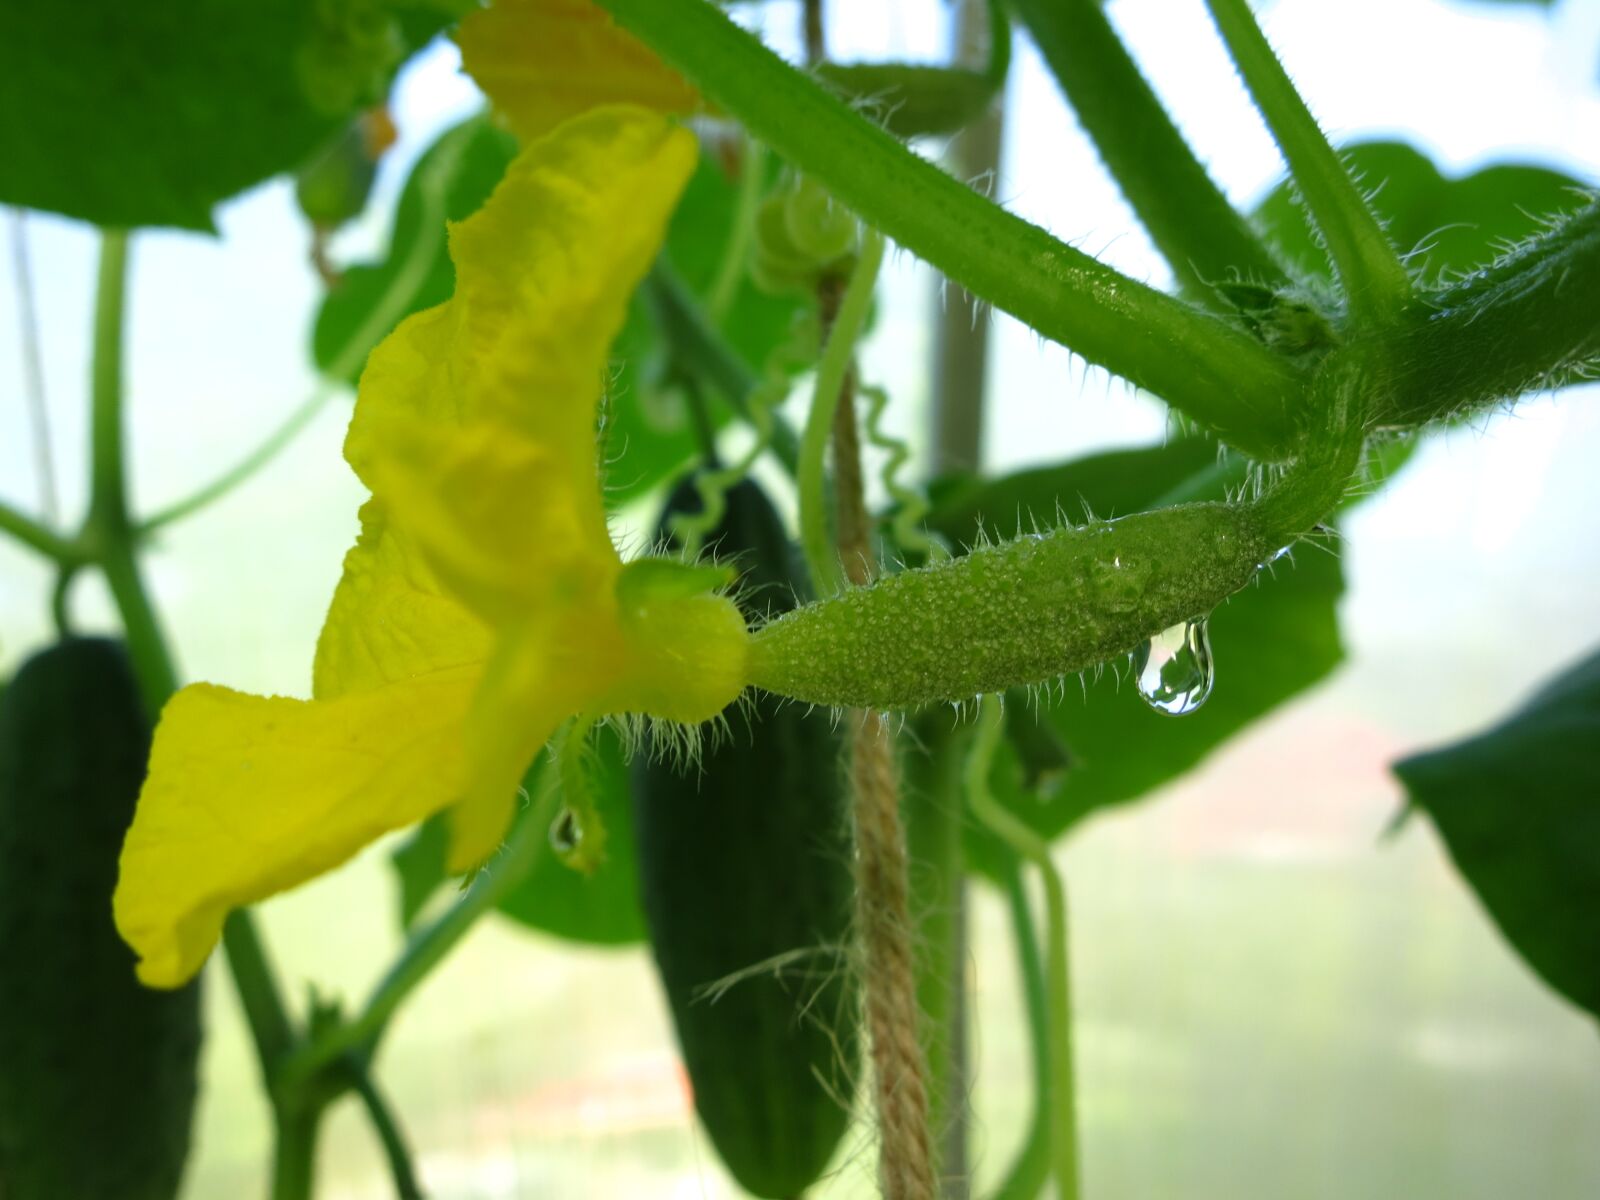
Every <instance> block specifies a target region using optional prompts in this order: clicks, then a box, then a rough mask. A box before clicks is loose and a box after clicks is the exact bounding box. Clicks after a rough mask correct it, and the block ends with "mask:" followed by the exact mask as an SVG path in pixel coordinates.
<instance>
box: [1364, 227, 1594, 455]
mask: <svg viewBox="0 0 1600 1200" xmlns="http://www.w3.org/2000/svg"><path fill="white" fill-rule="evenodd" d="M1597 312H1600V204H1596V203H1591V204H1589V205H1588V206H1586V207H1585V208H1583V209H1582V210H1580V211H1579V212H1577V213H1575V214H1573V215H1572V216H1571V217H1569V218H1567V219H1566V220H1565V221H1563V222H1561V223H1560V224H1559V225H1557V226H1555V227H1554V228H1552V229H1551V230H1549V231H1548V232H1546V233H1545V234H1543V235H1541V236H1540V237H1539V238H1538V239H1536V240H1534V241H1532V242H1530V243H1529V244H1528V245H1526V246H1524V247H1523V248H1522V249H1521V250H1520V251H1518V252H1517V253H1516V254H1514V255H1512V256H1511V257H1509V258H1507V259H1505V260H1504V261H1502V262H1500V263H1498V264H1496V265H1495V266H1493V267H1490V268H1488V269H1487V270H1484V271H1480V272H1478V273H1476V274H1474V275H1471V276H1468V277H1467V278H1466V279H1463V280H1462V281H1461V282H1460V283H1458V284H1456V285H1455V286H1454V287H1450V288H1446V289H1445V290H1443V291H1440V292H1435V293H1434V294H1432V295H1431V296H1429V297H1428V302H1427V307H1426V308H1423V307H1422V306H1420V305H1419V306H1418V307H1417V309H1416V310H1415V311H1414V312H1413V313H1412V314H1410V317H1409V319H1408V321H1407V322H1406V323H1405V324H1403V325H1402V326H1401V328H1400V329H1399V330H1398V331H1396V332H1394V333H1392V334H1390V335H1388V336H1387V337H1385V338H1384V339H1383V340H1381V341H1379V340H1375V341H1374V343H1373V344H1372V345H1368V346H1352V347H1351V348H1350V350H1349V351H1341V352H1338V353H1342V354H1344V353H1348V354H1351V355H1354V356H1360V355H1366V356H1369V357H1373V356H1375V357H1377V358H1378V359H1379V360H1380V361H1381V362H1382V363H1383V364H1384V365H1385V367H1386V369H1387V376H1386V379H1385V383H1386V389H1385V391H1384V392H1383V393H1382V398H1383V402H1384V403H1383V407H1382V408H1381V409H1380V410H1379V412H1378V413H1377V414H1376V415H1377V419H1378V420H1379V422H1380V423H1382V424H1386V425H1398V426H1402V427H1409V426H1416V425H1421V424H1424V423H1425V422H1428V421H1433V420H1438V419H1441V418H1444V417H1452V416H1458V415H1460V414H1462V413H1464V412H1468V411H1470V410H1472V409H1474V408H1480V407H1483V406H1485V405H1489V404H1493V403H1495V402H1497V401H1501V400H1512V399H1516V398H1517V397H1518V396H1521V395H1523V394H1524V393H1526V392H1529V391H1535V390H1538V389H1541V388H1554V387H1560V386H1562V385H1563V384H1566V383H1571V382H1575V381H1577V380H1580V379H1584V378H1591V377H1592V376H1593V375H1594V373H1595V369H1596V365H1597V363H1600V321H1596V319H1595V314H1596V313H1597Z"/></svg>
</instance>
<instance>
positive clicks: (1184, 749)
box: [931, 438, 1344, 878]
mask: <svg viewBox="0 0 1600 1200" xmlns="http://www.w3.org/2000/svg"><path fill="white" fill-rule="evenodd" d="M1242 467H1243V464H1242V463H1241V462H1239V461H1237V460H1234V461H1231V462H1224V463H1222V464H1220V465H1219V463H1218V457H1217V449H1216V445H1215V443H1213V442H1210V441H1208V440H1207V439H1204V438H1185V439H1177V440H1174V441H1171V442H1169V443H1167V444H1166V445H1164V446H1155V447H1150V448H1147V449H1142V450H1118V451H1111V452H1109V453H1105V454H1097V455H1092V456H1090V457H1087V458H1083V459H1078V460H1075V461H1073V462H1068V463H1064V464H1061V465H1059V466H1053V467H1045V468H1041V469H1037V470H1033V471H1025V472H1020V473H1018V474H1016V475H1012V476H1008V477H1006V478H1004V479H999V480H994V481H991V482H987V483H976V482H972V481H966V482H964V483H963V482H957V483H954V484H948V483H947V484H945V485H943V487H941V488H939V489H938V490H937V491H936V504H935V509H934V513H933V516H932V518H931V523H932V524H933V526H934V528H936V529H938V530H939V531H940V532H941V533H943V534H945V536H946V537H948V538H950V539H951V540H952V542H954V543H958V544H960V543H970V541H971V540H972V538H973V536H974V534H975V532H976V530H977V528H978V525H979V524H980V522H981V523H982V524H983V525H985V526H986V527H987V528H989V529H990V530H996V529H998V530H999V532H1000V533H1002V534H1009V533H1010V531H1011V530H1012V529H1013V528H1014V527H1015V525H1016V523H1017V520H1018V516H1017V514H1018V512H1019V511H1020V512H1021V514H1022V518H1021V519H1022V523H1023V525H1024V527H1025V528H1026V527H1028V525H1029V523H1030V518H1029V514H1030V513H1032V514H1036V515H1038V516H1039V518H1040V520H1041V522H1045V521H1049V522H1051V523H1053V522H1054V513H1055V512H1056V510H1057V506H1058V505H1059V506H1060V508H1061V509H1062V510H1063V511H1064V512H1066V513H1068V514H1071V515H1073V516H1074V517H1076V516H1077V515H1078V514H1079V513H1081V511H1082V509H1083V507H1084V506H1085V505H1087V506H1088V508H1089V509H1091V510H1092V511H1093V512H1094V513H1095V515H1096V516H1101V517H1104V516H1121V515H1124V514H1127V513H1133V512H1140V511H1143V510H1146V509H1150V508H1153V507H1156V506H1158V505H1160V504H1164V503H1170V502H1171V498H1173V497H1174V496H1177V495H1181V496H1182V497H1183V498H1184V499H1189V500H1200V499H1215V498H1218V497H1220V496H1221V494H1222V491H1223V488H1224V487H1225V486H1226V485H1228V484H1229V483H1230V482H1237V480H1238V479H1239V478H1240V477H1241V475H1240V473H1241V471H1242ZM1343 591H1344V578H1343V574H1342V572H1341V569H1340V564H1339V560H1338V557H1337V556H1336V554H1334V553H1332V552H1329V551H1328V550H1327V549H1326V548H1325V547H1324V546H1322V545H1320V544H1319V545H1318V546H1309V545H1308V546H1303V547H1302V548H1301V549H1300V550H1299V551H1298V552H1297V553H1296V554H1295V555H1294V556H1293V558H1292V559H1290V558H1285V559H1283V560H1281V561H1279V562H1278V563H1276V564H1274V565H1273V567H1272V569H1271V570H1270V571H1263V572H1262V576H1261V578H1260V581H1259V585H1258V586H1256V587H1250V588H1246V589H1245V590H1244V591H1242V592H1240V593H1239V594H1237V595H1235V596H1234V597H1233V598H1232V599H1231V600H1229V601H1228V602H1227V603H1226V604H1224V605H1223V606H1222V607H1221V608H1219V609H1218V610H1217V611H1216V612H1215V613H1213V614H1212V617H1211V625H1210V627H1211V645H1212V651H1213V655H1214V659H1215V661H1216V663H1217V682H1216V687H1215V689H1214V690H1213V692H1212V694H1211V697H1210V699H1209V700H1207V701H1206V703H1205V705H1204V706H1203V707H1202V708H1200V709H1199V710H1198V711H1197V712H1194V713H1191V714H1190V715H1188V716H1184V717H1170V716H1166V715H1164V714H1161V713H1157V712H1155V711H1153V710H1152V709H1150V708H1148V707H1147V706H1146V705H1145V704H1144V702H1143V701H1142V700H1141V699H1140V698H1139V696H1138V694H1137V693H1136V692H1135V690H1134V688H1133V686H1132V684H1131V683H1130V682H1126V681H1124V682H1122V683H1120V684H1119V682H1118V679H1117V677H1116V674H1115V673H1114V672H1113V671H1112V670H1109V669H1108V670H1107V671H1106V672H1105V673H1104V675H1102V676H1101V677H1100V678H1099V679H1097V680H1092V681H1091V680H1087V679H1086V681H1085V683H1084V686H1083V687H1081V688H1080V686H1079V684H1078V682H1077V681H1076V680H1072V679H1069V680H1067V681H1066V682H1065V684H1064V685H1063V687H1062V688H1061V689H1060V690H1058V691H1057V692H1056V693H1054V694H1049V695H1041V696H1040V697H1039V698H1038V699H1037V700H1035V699H1034V698H1032V697H1030V696H1029V695H1028V694H1027V693H1026V692H1014V693H1011V694H1010V695H1008V696H1007V738H1006V741H1005V742H1003V743H1002V745H1001V746H1000V749H999V751H998V753H997V755H996V764H995V774H994V778H993V781H992V782H993V786H994V791H995V795H996V797H997V798H998V799H999V800H1000V801H1001V802H1002V803H1003V804H1005V805H1006V806H1007V807H1008V808H1010V809H1011V810H1012V811H1013V812H1015V813H1016V814H1017V815H1018V816H1020V817H1022V818H1023V819H1024V820H1025V821H1027V822H1028V824H1029V825H1030V826H1032V827H1033V828H1034V829H1035V830H1036V831H1038V832H1039V833H1040V834H1041V835H1043V836H1045V837H1048V838H1054V837H1057V836H1059V835H1060V834H1062V833H1064V832H1065V831H1066V830H1068V829H1070V828H1071V827H1072V826H1073V825H1075V824H1076V823H1077V822H1079V821H1081V820H1082V819H1083V818H1085V817H1086V816H1089V815H1090V814H1091V813H1094V812H1097V811H1099V810H1101V809H1105V808H1110V807H1114V806H1117V805H1121V804H1127V803H1130V802H1132V801H1134V800H1137V799H1139V798H1140V797H1142V796H1145V795H1147V794H1148V793H1149V792H1150V791H1152V790H1153V789H1155V788H1157V787H1159V786H1161V785H1162V784H1165V783H1169V782H1171V781H1172V780H1174V779H1176V778H1178V777H1179V776H1180V775H1182V774H1183V773H1184V772H1185V771H1188V770H1189V769H1191V768H1192V767H1194V766H1195V765H1197V764H1198V763H1199V762H1200V761H1201V760H1203V759H1204V758H1205V757H1206V756H1207V755H1208V754H1210V753H1211V752H1212V751H1213V750H1215V749H1216V748H1217V747H1219V746H1221V745H1222V744H1223V743H1225V742H1226V741H1227V740H1228V739H1229V738H1231V737H1233V736H1234V735H1235V734H1236V733H1238V732H1239V731H1240V730H1242V729H1244V728H1245V727H1246V726H1248V725H1249V724H1251V723H1252V722H1253V721H1256V720H1258V719H1259V718H1261V717H1262V716H1265V715H1266V714H1267V713H1269V712H1271V711H1272V710H1273V709H1274V708H1277V707H1278V706H1279V705H1281V704H1282V703H1284V702H1285V701H1286V700H1288V699H1290V698H1291V697H1292V696H1295V695H1297V694H1298V693H1300V692H1302V691H1304V690H1305V689H1306V688H1309V687H1310V686H1311V685H1312V684H1314V683H1316V682H1317V681H1318V680H1320V679H1322V678H1324V677H1325V676H1326V675H1327V674H1328V673H1329V672H1330V671H1332V670H1333V668H1334V666H1335V665H1337V664H1338V662H1339V661H1340V659H1341V658H1342V657H1343V648H1342V646H1341V645H1340V641H1339V627H1338V614H1337V606H1338V601H1339V597H1340V596H1341V594H1342V593H1343ZM1120 669H1121V671H1122V673H1123V674H1124V675H1126V666H1122V667H1121V668H1120ZM1030 724H1031V725H1033V726H1035V728H1033V729H1031V730H1030V729H1029V728H1028V726H1029V725H1030ZM967 854H968V858H969V861H970V862H971V863H972V864H973V866H974V867H975V868H976V869H978V870H980V871H983V872H984V873H986V874H989V875H991V876H992V877H996V878H998V877H999V872H1000V871H1001V869H1002V865H1003V862H1004V858H1003V854H1004V852H1003V851H1002V850H1001V849H1000V848H999V847H998V846H997V845H995V844H994V843H993V841H992V840H991V839H990V838H988V837H987V835H984V834H982V833H980V832H978V831H977V830H975V829H969V830H968V837H967Z"/></svg>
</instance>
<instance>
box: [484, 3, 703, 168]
mask: <svg viewBox="0 0 1600 1200" xmlns="http://www.w3.org/2000/svg"><path fill="white" fill-rule="evenodd" d="M456 42H457V44H458V45H459V46H460V47H461V63H462V66H463V67H464V68H465V69H466V72H467V73H468V74H469V75H471V76H472V77H473V78H474V79H476V80H477V81H478V86H479V87H481V88H482V89H483V90H484V91H485V92H486V93H487V94H488V96H489V99H490V100H492V101H493V102H494V106H495V108H497V109H498V110H499V111H500V112H501V113H503V114H504V115H505V118H506V121H507V123H508V124H509V125H510V126H511V129H512V131H513V132H514V133H516V135H517V136H518V137H519V138H522V139H523V140H524V141H527V140H530V139H532V138H536V137H539V136H540V135H541V134H543V133H545V132H547V131H548V130H550V129H553V128H554V127H555V126H557V125H559V124H560V123H561V122H562V121H565V120H566V119H567V118H569V117H572V116H575V115H577V114H578V113H581V112H583V111H585V110H587V109H591V108H596V107H599V106H600V105H603V104H620V103H626V104H638V105H641V106H642V107H645V108H652V109H655V110H657V111H658V112H666V113H679V114H683V113H691V112H694V111H695V110H696V109H698V108H699V107H700V97H699V95H698V93H696V92H695V90H694V88H692V87H690V86H689V84H688V82H687V81H686V80H685V79H684V78H683V76H682V75H679V74H678V73H677V72H676V71H674V70H673V69H672V68H671V67H669V66H667V65H666V64H665V63H664V62H662V61H661V60H660V59H659V58H657V57H656V55H655V52H654V51H652V50H651V49H650V48H649V47H647V46H646V45H645V44H644V43H643V42H641V41H639V40H638V39H637V38H635V37H634V36H633V35H632V34H631V33H628V32H627V31H626V30H623V29H619V28H617V26H616V24H615V22H613V21H612V19H611V15H610V14H609V13H607V12H606V11H605V10H603V9H601V8H600V7H599V6H598V5H596V4H594V3H592V0H495V2H494V3H493V4H492V5H490V7H488V8H486V9H479V10H478V11H477V12H474V13H472V14H470V15H469V16H468V17H467V18H466V19H465V20H463V21H462V22H461V26H460V29H459V30H458V31H457V33H456Z"/></svg>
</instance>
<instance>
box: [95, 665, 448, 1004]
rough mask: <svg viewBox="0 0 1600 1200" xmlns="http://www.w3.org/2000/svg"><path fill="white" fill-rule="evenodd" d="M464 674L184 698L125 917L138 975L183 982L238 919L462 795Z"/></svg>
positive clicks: (144, 796)
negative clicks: (322, 695)
mask: <svg viewBox="0 0 1600 1200" xmlns="http://www.w3.org/2000/svg"><path fill="white" fill-rule="evenodd" d="M477 682H478V673H477V672H475V671H454V672H446V673H443V674H440V675H435V676H430V677H428V678H425V679H421V680H416V681H413V682H410V683H405V684H396V685H393V686H391V687H387V688H383V689H380V690H378V691H375V692H370V693H366V694H363V695H352V696H345V697H341V698H340V699H337V700H287V699H283V698H281V697H264V696H249V695H244V694H242V693H240V692H234V691H230V690H229V689H227V688H220V687H214V686H212V685H210V684H198V685H196V686H193V687H187V688H184V689H183V690H182V691H180V692H179V693H178V694H177V695H176V696H174V697H173V698H172V700H171V701H170V702H169V703H168V704H167V706H166V709H165V710H164V711H163V713H162V716H161V723H160V725H159V726H158V727H157V729H156V736H155V744H154V747H153V748H152V751H151V756H150V768H149V775H148V777H147V778H146V780H145V784H144V790H143V792H142V793H141V794H140V797H139V806H138V809H137V810H136V812H135V814H134V820H133V825H132V827H131V828H130V829H129V830H128V836H127V839H126V841H125V842H124V844H123V849H122V861H121V871H120V875H119V878H118V881H117V890H116V895H115V898H114V901H113V908H114V912H115V916H116V922H117V928H118V930H119V931H120V932H121V933H122V936H123V938H124V939H125V940H126V941H127V942H128V944H129V945H130V946H132V947H133V949H134V951H135V952H136V953H137V954H138V955H139V958H140V962H139V967H138V971H139V978H140V979H142V980H143V981H144V982H145V983H147V984H150V985H151V986H154V987H177V986H178V985H180V984H182V983H183V982H184V981H185V980H186V979H188V978H190V977H191V976H192V975H193V974H194V973H195V972H196V971H197V970H199V968H200V965H201V964H202V963H203V962H204V961H205V958H206V955H207V954H209V953H210V951H211V947H212V946H213V945H215V944H216V941H217V938H218V937H219V936H220V935H221V931H222V923H223V920H224V918H225V917H226V916H227V914H228V912H229V910H230V909H233V908H236V907H238V906H240V905H244V904H249V903H251V902H253V901H255V900H259V899H261V898H263V897H265V896H269V895H272V894H273V893H274V892H280V891H283V890H284V889H285V888H289V887H293V886H294V885H296V884H298V883H301V882H303V881H305V880H307V879H310V878H311V877H312V876H314V875H318V874H321V873H322V872H323V871H326V870H328V869H329V868H331V867H334V866H336V865H338V864H339V863H341V862H343V861H344V860H345V859H347V858H349V857H350V856H351V855H352V854H354V853H355V852H356V851H357V850H359V849H360V848H361V847H362V846H364V845H366V844H367V843H368V842H370V841H372V840H373V839H374V838H377V837H379V836H381V835H382V834H384V833H387V832H389V831H390V830H395V829H403V828H405V827H406V826H407V825H411V824H414V823H415V822H417V821H419V820H421V819H422V818H423V817H426V816H428V815H429V814H430V813H433V812H436V811H438V810H439V809H441V808H444V807H445V806H446V805H448V804H450V803H452V802H453V801H455V800H456V798H457V797H458V796H460V795H461V793H462V787H463V779H464V769H463V767H464V764H463V755H462V741H461V728H462V721H463V719H464V716H465V713H466V711H467V708H468V705H469V703H470V699H471V696H472V694H473V690H474V688H475V686H476V684H477Z"/></svg>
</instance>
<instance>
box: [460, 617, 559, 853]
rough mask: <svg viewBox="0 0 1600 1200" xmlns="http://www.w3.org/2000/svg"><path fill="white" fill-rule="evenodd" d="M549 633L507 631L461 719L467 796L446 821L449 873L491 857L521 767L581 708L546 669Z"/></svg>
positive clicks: (542, 626)
mask: <svg viewBox="0 0 1600 1200" xmlns="http://www.w3.org/2000/svg"><path fill="white" fill-rule="evenodd" d="M554 634H555V630H554V628H553V627H552V626H551V625H550V624H549V623H548V622H544V623H535V624H529V625H526V626H522V627H519V628H516V629H512V630H509V631H508V632H506V633H505V634H503V635H502V636H501V638H500V641H499V643H498V644H497V645H496V647H495V652H494V655H493V656H492V657H491V658H490V660H489V668H488V670H487V671H486V672H485V673H484V676H483V682H482V683H481V684H480V686H479V688H478V693H477V695H476V696H475V697H474V698H473V701H472V711H471V713H470V714H469V716H468V718H467V734H466V753H467V773H468V783H467V790H466V795H465V796H464V797H463V799H462V801H461V803H459V804H458V805H456V807H455V808H454V809H453V810H452V811H451V814H450V817H451V820H450V855H449V859H448V861H447V864H446V865H447V866H448V867H449V869H450V870H452V871H466V870H470V869H471V868H473V867H475V866H477V865H478V864H479V863H481V862H482V861H483V860H484V859H485V858H487V857H488V856H489V854H490V853H491V852H492V851H493V850H494V848H495V846H496V845H497V844H498V843H499V841H500V838H501V836H502V835H503V834H504V832H505V830H506V827H507V826H508V825H509V824H510V823H511V817H512V814H513V812H514V811H515V805H516V802H517V801H518V799H519V796H518V790H517V785H518V784H519V783H520V781H521V780H522V777H523V775H524V774H525V773H526V772H527V769H528V764H529V763H530V762H532V761H533V758H534V755H536V754H538V752H539V748H540V747H541V746H543V745H544V744H545V743H546V742H547V741H549V740H550V736H551V735H552V734H553V733H555V731H556V729H557V727H558V726H559V725H560V724H561V722H562V721H564V720H566V718H567V717H569V716H571V715H572V713H573V711H574V710H575V708H576V707H577V706H578V705H579V703H580V702H579V700H578V698H577V693H578V692H580V691H582V690H583V687H582V681H579V680H569V681H566V682H565V684H564V682H563V681H562V680H561V679H559V678H557V677H555V675H554V673H553V672H552V670H551V667H552V662H553V658H552V655H551V653H550V649H551V642H552V640H553V635H554Z"/></svg>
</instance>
